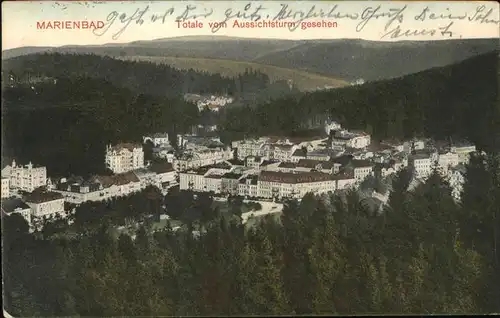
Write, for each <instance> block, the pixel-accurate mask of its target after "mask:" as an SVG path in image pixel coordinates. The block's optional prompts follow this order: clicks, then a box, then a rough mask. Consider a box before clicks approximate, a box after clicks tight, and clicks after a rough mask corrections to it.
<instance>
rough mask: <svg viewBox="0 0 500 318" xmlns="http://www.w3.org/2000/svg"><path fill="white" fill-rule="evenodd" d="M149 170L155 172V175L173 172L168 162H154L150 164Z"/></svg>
mask: <svg viewBox="0 0 500 318" xmlns="http://www.w3.org/2000/svg"><path fill="white" fill-rule="evenodd" d="M149 170H151V171H153V172H155V173H165V172H170V171H174V167H172V164H170V163H168V162H155V163H153V164H151V166H150V167H149Z"/></svg>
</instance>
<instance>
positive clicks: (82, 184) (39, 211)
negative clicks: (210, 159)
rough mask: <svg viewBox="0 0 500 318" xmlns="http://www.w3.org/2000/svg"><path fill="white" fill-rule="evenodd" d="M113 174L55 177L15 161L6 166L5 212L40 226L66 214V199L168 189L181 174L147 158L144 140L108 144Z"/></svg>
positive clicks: (78, 201)
mask: <svg viewBox="0 0 500 318" xmlns="http://www.w3.org/2000/svg"><path fill="white" fill-rule="evenodd" d="M105 163H106V166H107V167H108V168H109V169H110V170H111V171H112V172H113V175H109V176H97V175H96V176H93V177H91V178H89V179H87V180H84V179H83V178H81V177H69V178H61V179H60V180H52V179H50V178H48V177H47V169H46V167H35V166H34V165H33V164H32V163H29V164H28V165H25V166H22V165H18V164H16V162H15V161H13V162H12V164H11V165H8V166H6V167H5V168H4V169H2V213H5V214H10V213H20V214H21V215H22V216H24V217H25V219H26V220H27V221H28V224H30V226H31V229H32V230H33V229H35V228H37V226H38V225H39V224H41V222H42V221H43V220H44V219H51V218H55V217H56V216H61V217H66V216H67V215H68V211H66V210H65V205H64V203H65V202H68V203H72V204H75V205H79V204H82V203H84V202H88V201H94V202H95V201H105V200H109V199H112V198H116V197H121V196H127V195H130V194H132V193H135V192H138V191H141V190H143V189H145V188H146V187H147V186H155V187H157V188H159V189H161V190H162V192H164V193H165V192H166V191H167V190H168V189H169V188H170V187H172V186H175V185H176V184H177V174H176V172H175V170H174V169H173V167H172V164H170V163H167V162H165V163H152V164H148V165H146V164H145V162H144V151H143V148H142V145H141V144H132V143H124V144H117V145H114V146H107V147H106V156H105Z"/></svg>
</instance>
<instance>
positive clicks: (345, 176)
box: [332, 171, 354, 180]
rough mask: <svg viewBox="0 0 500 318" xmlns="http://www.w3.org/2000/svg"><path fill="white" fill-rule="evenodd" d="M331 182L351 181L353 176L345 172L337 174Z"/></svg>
mask: <svg viewBox="0 0 500 318" xmlns="http://www.w3.org/2000/svg"><path fill="white" fill-rule="evenodd" d="M332 179H333V180H351V179H354V175H353V174H352V173H348V172H346V171H342V172H339V173H337V174H335V175H333V176H332Z"/></svg>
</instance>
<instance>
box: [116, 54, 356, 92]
mask: <svg viewBox="0 0 500 318" xmlns="http://www.w3.org/2000/svg"><path fill="white" fill-rule="evenodd" d="M117 58H118V59H120V60H127V61H147V62H153V63H158V64H167V65H170V66H171V67H174V68H177V69H181V70H189V69H194V70H196V71H200V72H207V73H210V74H220V75H222V76H224V77H229V78H233V77H237V76H238V75H240V74H243V73H244V72H245V71H246V70H255V71H258V72H261V73H263V74H266V75H267V76H269V79H270V80H271V82H277V81H288V80H290V81H292V82H293V85H294V86H296V87H297V89H299V90H300V91H311V90H316V89H317V88H323V87H325V86H329V87H331V88H337V87H342V86H346V85H348V83H347V82H346V81H342V80H338V79H335V78H331V77H327V76H323V75H319V74H314V73H311V72H305V71H301V70H294V69H287V68H282V67H276V66H272V65H266V64H257V63H252V62H244V61H231V60H223V59H207V58H190V57H159V56H124V57H117Z"/></svg>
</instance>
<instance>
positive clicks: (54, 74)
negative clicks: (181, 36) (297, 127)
mask: <svg viewBox="0 0 500 318" xmlns="http://www.w3.org/2000/svg"><path fill="white" fill-rule="evenodd" d="M2 68H3V70H2V83H3V85H9V84H11V83H27V82H31V81H33V80H38V79H39V78H46V77H48V78H56V79H57V78H67V77H73V76H80V77H89V78H96V79H103V80H106V81H108V82H110V83H112V84H114V85H115V86H118V87H125V88H128V89H131V90H133V91H136V92H139V93H142V94H149V95H155V96H168V97H171V98H172V97H182V96H183V95H184V94H185V93H196V94H229V95H232V96H234V97H237V98H238V97H245V96H246V95H248V94H255V93H256V92H259V91H261V90H265V89H267V88H269V87H271V83H270V80H269V77H268V76H267V75H265V74H263V73H260V72H257V71H254V70H247V71H246V72H244V73H242V74H240V75H239V76H235V77H234V78H226V77H222V76H221V75H219V74H208V73H202V72H197V71H194V70H183V71H181V70H178V69H175V68H172V67H170V66H168V65H164V64H163V65H157V64H155V63H150V62H137V61H120V60H117V59H113V58H110V57H106V56H98V55H93V54H60V53H53V54H47V53H45V54H32V55H25V56H19V57H16V58H12V59H8V60H6V61H3V62H2ZM280 93H281V92H280ZM279 96H282V95H279V94H278V95H275V96H274V97H279Z"/></svg>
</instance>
